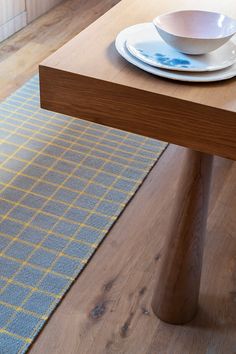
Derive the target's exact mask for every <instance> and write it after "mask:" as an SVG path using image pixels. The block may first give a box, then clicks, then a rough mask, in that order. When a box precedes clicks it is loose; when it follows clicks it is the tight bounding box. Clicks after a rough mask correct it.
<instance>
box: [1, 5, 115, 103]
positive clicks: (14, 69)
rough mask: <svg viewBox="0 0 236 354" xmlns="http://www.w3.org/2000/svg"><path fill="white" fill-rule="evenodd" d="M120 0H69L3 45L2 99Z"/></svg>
mask: <svg viewBox="0 0 236 354" xmlns="http://www.w3.org/2000/svg"><path fill="white" fill-rule="evenodd" d="M118 1H119V0H89V1H88V0H67V1H65V2H63V3H62V4H60V5H58V6H57V7H55V8H54V9H53V10H51V11H50V12H49V13H47V14H46V15H44V16H43V17H42V18H40V20H37V21H34V22H32V23H31V24H30V25H29V26H27V27H25V28H24V29H23V30H21V31H20V32H19V33H17V34H16V35H15V36H13V37H11V38H10V39H8V40H7V41H5V42H3V43H2V44H0V78H1V85H0V100H1V99H3V98H5V97H7V96H8V95H9V94H10V93H11V92H12V91H14V90H15V89H17V88H18V87H19V86H21V85H22V84H23V83H24V82H25V81H26V80H28V79H29V78H30V77H32V75H34V74H35V73H36V72H37V71H38V65H39V63H40V62H41V61H42V60H43V59H45V58H46V57H48V56H49V55H50V54H51V53H53V52H54V51H56V50H57V49H58V48H59V47H61V46H62V45H63V44H64V43H65V42H67V41H69V40H70V39H71V38H72V37H74V36H75V35H76V34H78V33H79V32H80V31H82V30H83V29H84V28H86V27H87V26H88V25H89V24H90V23H91V22H93V21H95V20H96V19H97V18H98V17H99V16H101V15H102V14H104V12H106V11H107V10H108V9H110V8H111V7H112V6H113V5H115V4H116V3H117V2H118Z"/></svg>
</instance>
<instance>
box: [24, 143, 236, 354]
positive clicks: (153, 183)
mask: <svg viewBox="0 0 236 354" xmlns="http://www.w3.org/2000/svg"><path fill="white" fill-rule="evenodd" d="M184 155H185V152H184V151H183V149H182V148H176V147H174V146H171V147H170V148H168V150H167V151H166V152H165V153H164V155H163V156H162V158H161V160H160V161H159V162H158V164H157V165H156V166H155V168H154V169H153V171H152V172H151V174H150V175H149V176H148V178H147V180H146V181H145V183H144V185H143V186H142V188H141V189H140V191H139V192H138V193H137V194H136V196H135V198H134V199H133V201H132V202H131V203H130V205H129V206H128V207H127V208H126V210H125V212H124V213H123V214H122V216H121V217H120V219H119V220H118V222H117V223H116V225H115V226H114V228H113V229H112V231H111V232H110V233H109V236H108V237H107V238H106V240H105V241H104V243H103V244H102V246H101V247H100V248H99V250H98V251H97V252H96V254H95V256H94V257H93V258H92V260H91V261H90V263H89V265H88V267H86V269H85V270H84V272H83V273H82V274H81V275H80V277H79V278H78V280H77V281H76V283H75V284H74V286H73V287H72V289H71V290H70V292H69V293H68V294H67V295H66V297H65V299H64V300H63V301H62V303H61V305H60V306H59V308H58V309H57V310H56V312H55V313H54V315H53V316H52V318H51V319H50V320H49V323H48V324H47V325H46V327H45V329H44V330H43V332H42V333H41V335H40V336H39V338H38V340H37V341H36V342H35V344H34V346H33V347H32V349H31V352H30V354H41V353H44V354H49V353H50V354H51V353H55V354H64V353H68V354H75V353H78V354H91V353H93V354H114V353H117V354H118V353H119V354H120V353H122V354H124V353H125V354H137V353H138V354H157V353H158V354H173V353H174V354H190V353H191V354H203V353H214V354H222V353H224V354H232V353H234V352H235V347H236V337H235V331H236V321H235V318H236V308H235V291H236V279H235V272H236V257H235V254H236V237H235V235H236V227H235V217H234V216H235V210H236V186H235V179H236V168H235V167H236V165H235V163H232V162H230V161H227V160H223V159H219V158H217V159H216V161H215V164H214V166H215V168H214V171H215V173H214V175H213V185H212V187H213V190H212V199H211V203H210V209H209V219H208V232H207V235H206V241H205V244H206V248H205V254H204V262H203V267H204V272H203V276H202V283H201V292H200V309H199V312H198V315H197V317H196V318H195V319H194V320H193V321H192V322H191V323H190V324H188V325H185V326H172V325H167V324H165V323H163V322H161V321H160V320H158V319H157V317H156V316H155V315H154V314H153V312H152V309H151V297H152V293H153V290H154V287H155V282H156V278H155V277H154V276H153V274H154V272H156V270H158V268H159V267H160V262H161V260H162V257H163V254H164V245H165V236H164V235H166V232H167V231H168V227H169V220H170V215H171V210H170V206H171V205H172V204H173V202H174V197H173V195H174V194H175V193H176V189H177V187H178V184H177V180H178V178H179V175H180V173H181V168H182V163H183V162H184Z"/></svg>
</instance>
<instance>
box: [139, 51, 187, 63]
mask: <svg viewBox="0 0 236 354" xmlns="http://www.w3.org/2000/svg"><path fill="white" fill-rule="evenodd" d="M138 51H139V52H140V53H141V54H142V55H143V56H144V57H146V58H150V59H152V60H155V61H156V62H157V63H160V64H162V65H165V66H171V67H176V68H179V67H181V68H190V67H191V62H190V61H189V60H187V59H181V58H170V57H168V56H167V55H164V54H161V53H155V54H151V53H147V52H145V51H144V50H143V49H138Z"/></svg>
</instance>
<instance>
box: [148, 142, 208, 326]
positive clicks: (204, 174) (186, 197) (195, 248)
mask: <svg viewBox="0 0 236 354" xmlns="http://www.w3.org/2000/svg"><path fill="white" fill-rule="evenodd" d="M185 155H186V156H185V161H184V164H183V166H182V171H181V176H180V180H179V184H178V191H177V197H176V201H175V203H174V206H173V211H172V216H171V219H170V229H169V231H168V233H167V236H166V245H165V252H163V257H162V258H163V259H162V261H161V267H160V273H159V274H158V277H157V278H158V281H157V288H156V290H155V293H154V296H153V300H152V308H153V311H154V312H155V314H156V315H157V316H158V318H160V319H161V320H163V321H165V322H168V323H171V324H184V323H187V322H189V321H191V320H192V319H193V318H194V316H195V315H196V312H197V308H198V297H199V289H200V279H201V270H202V255H203V248H204V236H205V229H206V222H207V215H208V200H209V195H210V182H211V173H212V162H213V156H212V155H207V154H204V153H200V152H196V151H192V150H189V149H187V150H186V153H185Z"/></svg>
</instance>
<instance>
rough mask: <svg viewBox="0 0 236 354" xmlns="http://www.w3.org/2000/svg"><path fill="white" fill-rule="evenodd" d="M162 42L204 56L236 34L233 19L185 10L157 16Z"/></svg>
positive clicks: (213, 13) (157, 25)
mask: <svg viewBox="0 0 236 354" xmlns="http://www.w3.org/2000/svg"><path fill="white" fill-rule="evenodd" d="M153 23H154V25H155V27H156V29H157V31H158V33H159V34H160V36H161V37H162V39H163V40H164V41H165V42H166V43H167V44H169V45H170V46H171V47H174V48H175V49H177V50H178V51H180V52H182V53H186V54H194V55H195V54H205V53H208V52H211V51H212V50H215V49H217V48H219V47H221V46H222V45H223V44H225V43H226V42H227V41H228V40H229V39H230V38H231V37H232V36H233V35H234V34H235V33H236V20H234V19H232V18H230V17H228V16H224V15H222V14H219V13H216V12H209V11H200V10H185V11H177V12H171V13H167V14H163V15H161V16H158V17H156V18H155V19H154V20H153Z"/></svg>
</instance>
